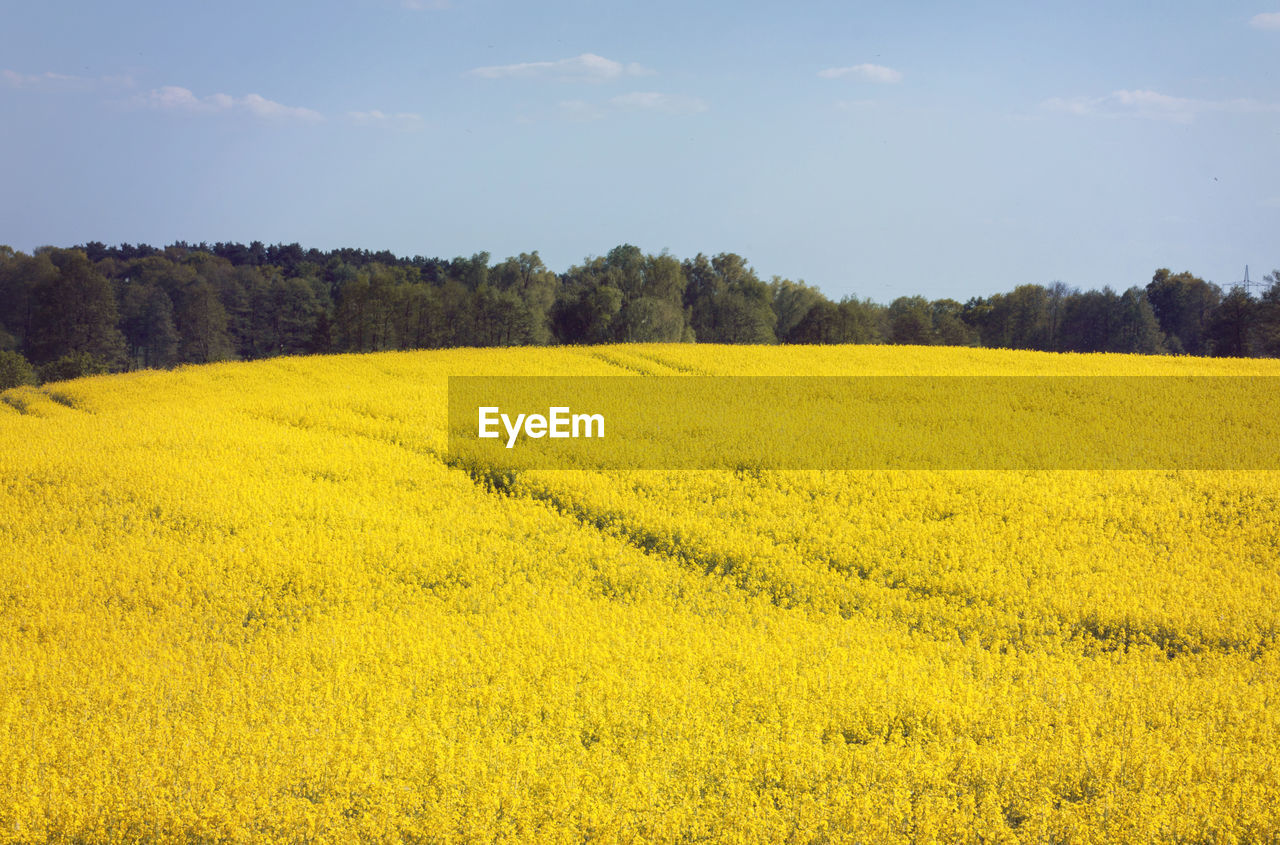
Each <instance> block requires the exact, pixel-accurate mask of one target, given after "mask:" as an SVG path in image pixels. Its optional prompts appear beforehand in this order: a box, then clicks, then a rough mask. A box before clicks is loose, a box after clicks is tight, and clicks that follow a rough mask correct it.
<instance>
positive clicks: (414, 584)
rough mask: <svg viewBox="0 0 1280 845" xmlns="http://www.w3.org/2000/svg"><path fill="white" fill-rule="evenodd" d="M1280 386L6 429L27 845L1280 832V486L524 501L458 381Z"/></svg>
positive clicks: (873, 361) (802, 358)
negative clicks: (946, 389)
mask: <svg viewBox="0 0 1280 845" xmlns="http://www.w3.org/2000/svg"><path fill="white" fill-rule="evenodd" d="M463 374H467V375H476V374H490V375H513V374H518V375H618V376H629V377H636V378H645V377H647V376H659V375H667V376H670V375H680V374H704V375H706V374H712V375H716V374H720V375H731V374H738V375H742V374H747V375H794V374H812V375H877V374H895V375H1066V374H1071V375H1178V374H1184V375H1185V374H1202V375H1237V376H1239V375H1246V376H1249V375H1256V376H1280V365H1277V363H1276V362H1272V361H1245V360H1196V359H1186V358H1160V357H1130V356H1115V355H1050V354H1042V353H1032V352H1007V351H997V350H965V349H938V348H913V347H716V346H707V345H698V346H679V345H672V346H662V345H649V346H646V345H636V346H614V347H594V348H538V349H501V350H499V349H494V350H450V351H431V352H413V353H385V354H373V355H361V356H336V357H315V358H279V359H272V360H266V361H260V362H255V363H249V364H235V363H229V364H216V365H208V366H203V367H192V368H183V369H179V370H175V371H171V372H139V373H131V374H123V375H115V376H101V377H94V378H87V379H81V380H77V381H73V382H65V383H60V384H51V385H46V386H45V387H43V388H19V389H16V390H12V391H8V392H6V393H3V394H0V841H14V842H28V841H40V842H42V841H50V840H51V841H85V842H96V841H135V840H138V839H167V840H199V841H335V842H336V841H354V840H356V839H359V838H364V839H367V840H379V841H380V840H393V841H395V840H404V841H422V842H451V841H511V842H538V841H546V842H581V841H602V842H615V841H616V842H648V841H688V842H692V841H777V842H799V843H823V842H843V841H865V842H884V841H930V840H948V841H952V840H956V841H1023V840H1025V841H1071V842H1082V841H1085V842H1087V841H1096V842H1104V841H1141V842H1147V841H1222V842H1234V841H1274V840H1276V839H1277V838H1280V762H1278V761H1280V649H1278V647H1277V635H1278V632H1280V472H1276V471H1247V472H1246V471H1190V470H1188V471H1176V472H1168V471H1136V470H1134V471H1119V470H1116V471H1028V470H1017V471H1014V470H1008V471H1003V470H1002V471H966V470H955V471H901V470H884V471H858V472H832V471H822V472H819V471H809V472H801V471H785V472H784V471H752V472H735V471H729V470H725V471H683V472H675V471H665V472H664V471H657V470H649V471H631V472H589V471H551V470H542V471H535V470H529V471H523V472H520V473H517V474H514V475H509V476H503V477H502V480H501V483H497V482H496V481H495V478H494V477H493V476H491V475H488V474H486V473H485V472H483V471H481V469H482V468H481V469H478V468H476V467H474V466H463V465H461V464H459V463H458V462H457V461H454V460H452V459H451V458H450V456H449V453H448V450H447V408H446V404H447V403H446V389H447V377H448V376H449V375H463Z"/></svg>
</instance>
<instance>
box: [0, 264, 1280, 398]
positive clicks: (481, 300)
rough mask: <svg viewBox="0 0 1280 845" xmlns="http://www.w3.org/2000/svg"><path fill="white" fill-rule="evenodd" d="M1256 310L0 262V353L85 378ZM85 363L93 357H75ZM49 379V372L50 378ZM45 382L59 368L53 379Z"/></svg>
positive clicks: (994, 328)
mask: <svg viewBox="0 0 1280 845" xmlns="http://www.w3.org/2000/svg"><path fill="white" fill-rule="evenodd" d="M1267 280H1268V281H1269V282H1270V283H1271V287H1270V289H1269V290H1268V291H1266V292H1265V293H1264V294H1263V296H1262V297H1261V298H1260V299H1255V298H1253V297H1251V296H1249V295H1248V293H1247V292H1245V291H1243V290H1241V291H1231V292H1229V293H1227V294H1225V295H1224V294H1223V292H1222V291H1221V290H1220V289H1219V288H1218V287H1217V286H1216V285H1212V284H1210V283H1208V282H1205V281H1204V280H1203V279H1199V278H1197V277H1195V276H1193V275H1191V274H1190V273H1186V272H1184V273H1178V274H1174V273H1171V272H1170V271H1169V270H1167V269H1161V270H1158V271H1156V273H1155V275H1154V276H1153V277H1152V280H1151V282H1150V283H1149V284H1147V285H1146V286H1145V288H1131V289H1129V290H1126V291H1125V292H1124V293H1116V292H1115V291H1113V290H1111V289H1110V288H1103V289H1102V290H1091V291H1086V292H1081V291H1079V290H1076V289H1072V288H1069V287H1068V286H1067V285H1065V284H1063V283H1061V282H1054V283H1052V284H1050V285H1048V286H1043V285H1034V284H1030V285H1020V286H1018V287H1016V288H1014V289H1013V290H1012V291H1009V292H1008V293H998V294H995V295H992V296H989V297H982V298H974V299H970V300H969V301H968V302H966V303H965V304H963V305H961V304H960V303H959V302H957V301H956V300H954V299H938V300H933V301H930V300H928V299H926V298H924V297H921V296H901V297H898V298H897V299H895V300H894V301H893V302H892V303H891V304H890V305H889V306H884V305H880V304H877V303H874V302H870V301H867V300H861V299H858V298H857V297H846V298H844V299H842V300H841V301H839V302H833V301H831V300H830V299H828V298H827V297H826V296H824V295H823V294H822V292H821V291H820V290H818V289H817V288H815V287H812V286H810V285H807V284H805V283H804V282H803V281H799V282H797V281H791V280H789V279H783V278H780V277H777V276H775V277H773V279H772V280H771V281H770V282H768V283H766V282H762V281H761V280H760V279H759V278H758V277H757V275H756V273H755V271H754V270H753V269H752V268H751V266H750V265H749V264H748V263H747V261H746V259H745V258H743V257H742V256H739V255H736V254H734V253H720V254H717V255H714V256H707V255H703V254H701V253H699V254H698V255H697V256H695V257H694V258H692V259H686V260H683V261H681V260H680V259H678V258H676V257H674V256H672V255H670V254H669V253H667V252H665V251H664V252H662V253H660V254H658V255H652V254H646V253H644V252H643V251H642V250H641V249H640V248H639V247H636V246H634V245H632V244H621V245H619V246H617V247H614V248H613V249H611V250H609V251H608V252H607V253H606V254H605V255H603V256H595V257H588V258H587V259H585V260H584V261H583V262H582V263H581V264H579V265H576V266H574V267H571V268H569V270H568V271H566V272H565V273H564V274H556V273H554V272H552V271H551V270H549V269H548V268H547V267H546V265H545V264H544V263H543V262H542V259H541V258H540V257H539V255H538V253H537V252H536V251H535V252H527V253H520V254H519V255H517V256H512V257H509V258H506V259H504V260H502V261H500V262H498V263H496V264H492V265H491V264H490V255H489V253H487V252H478V253H475V254H473V255H471V256H470V257H458V258H454V259H452V260H447V261H446V260H441V259H438V258H424V257H422V256H414V257H413V258H397V257H396V256H395V255H393V254H391V253H390V252H378V253H371V252H369V251H367V250H352V249H339V250H333V251H331V252H327V253H325V252H320V251H318V250H314V249H313V250H304V249H303V248H302V247H300V246H299V245H297V244H287V245H282V244H276V245H271V246H267V245H264V244H262V243H260V242H257V241H255V242H253V243H252V244H250V245H249V246H247V247H246V246H243V245H241V244H222V243H219V244H214V245H213V246H212V247H210V246H208V245H206V244H200V245H198V246H193V245H190V244H185V243H177V244H174V245H172V246H169V247H166V248H165V249H163V250H160V249H155V248H152V247H149V246H145V245H137V246H131V245H129V244H122V245H120V246H118V247H107V246H106V245H104V244H100V243H90V244H87V245H85V246H84V247H83V248H76V249H69V250H68V249H56V248H53V247H44V248H41V249H39V250H37V251H36V252H35V254H33V255H25V254H23V253H21V252H17V251H15V250H13V249H12V248H9V247H0V350H15V351H18V352H20V353H21V354H22V355H23V356H25V358H26V359H28V360H29V361H31V362H33V363H34V364H35V365H36V366H37V368H38V369H43V368H50V367H53V369H56V370H58V372H63V371H65V372H68V373H72V374H73V375H74V374H78V371H77V370H76V368H75V367H73V366H71V365H69V364H66V363H65V362H64V361H63V359H67V360H69V361H70V360H74V361H80V360H92V361H94V362H97V363H96V364H95V365H94V366H105V367H107V368H109V369H113V370H114V369H122V368H139V367H170V366H174V365H176V364H178V363H182V362H196V363H202V362H206V361H217V360H223V359H231V358H241V359H254V358H262V357H267V356H272V355H296V354H305V353H313V352H347V351H353V352H367V351H376V350H390V349H426V348H437V347H448V346H496V345H504V346H505V345H520V344H544V343H574V344H576V343H610V342H693V341H695V340H696V341H702V342H713V343H776V342H783V343H911V344H941V345H948V346H972V345H982V346H993V347H1005V348H1015V349H1039V350H1046V351H1079V352H1104V351H1105V352H1139V353H1161V352H1174V353H1191V354H1217V355H1280V271H1278V272H1277V273H1273V274H1272V275H1270V276H1268V277H1267ZM84 356H88V357H87V358H86V357H84ZM55 364H57V365H58V366H56V367H55V366H54V365H55ZM50 371H51V372H52V371H53V370H50Z"/></svg>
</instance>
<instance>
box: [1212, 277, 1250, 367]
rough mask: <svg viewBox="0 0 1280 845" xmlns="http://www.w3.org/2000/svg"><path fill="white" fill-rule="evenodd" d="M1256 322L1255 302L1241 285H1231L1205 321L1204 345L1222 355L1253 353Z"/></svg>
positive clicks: (1235, 356) (1234, 356) (1233, 355)
mask: <svg viewBox="0 0 1280 845" xmlns="http://www.w3.org/2000/svg"><path fill="white" fill-rule="evenodd" d="M1257 323H1258V303H1257V301H1255V300H1254V298H1253V297H1251V296H1249V293H1248V291H1246V290H1245V289H1244V288H1243V287H1233V288H1232V289H1231V290H1230V291H1229V292H1228V293H1227V295H1226V296H1224V297H1223V298H1222V301H1221V302H1220V303H1218V307H1217V308H1215V309H1213V311H1212V312H1211V313H1210V314H1209V318H1208V319H1207V320H1206V321H1205V327H1204V339H1205V347H1206V348H1207V350H1208V351H1210V352H1212V353H1213V354H1214V355H1218V356H1223V357H1231V358H1244V357H1246V356H1249V355H1252V354H1253V352H1254V346H1255V338H1254V333H1255V331H1256V329H1257Z"/></svg>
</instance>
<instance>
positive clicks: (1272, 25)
mask: <svg viewBox="0 0 1280 845" xmlns="http://www.w3.org/2000/svg"><path fill="white" fill-rule="evenodd" d="M1249 26H1251V27H1253V28H1254V29H1280V12H1263V13H1262V14H1260V15H1254V16H1253V17H1252V18H1250V19H1249Z"/></svg>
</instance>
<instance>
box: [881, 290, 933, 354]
mask: <svg viewBox="0 0 1280 845" xmlns="http://www.w3.org/2000/svg"><path fill="white" fill-rule="evenodd" d="M889 342H890V343H898V344H913V345H917V346H923V345H928V344H932V343H933V342H934V334H933V316H932V314H931V313H930V310H929V300H927V299H925V298H924V297H923V296H900V297H898V298H897V299H895V300H894V301H893V302H891V303H889Z"/></svg>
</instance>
